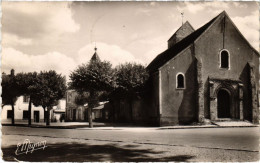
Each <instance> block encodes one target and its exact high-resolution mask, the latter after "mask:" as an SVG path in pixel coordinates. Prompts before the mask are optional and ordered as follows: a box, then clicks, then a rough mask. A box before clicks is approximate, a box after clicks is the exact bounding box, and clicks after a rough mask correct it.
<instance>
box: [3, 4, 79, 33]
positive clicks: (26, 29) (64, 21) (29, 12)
mask: <svg viewBox="0 0 260 163" xmlns="http://www.w3.org/2000/svg"><path fill="white" fill-rule="evenodd" d="M2 10H3V11H4V12H3V18H2V24H3V33H5V32H6V33H10V34H12V35H17V36H18V37H23V38H40V37H44V36H45V37H48V35H51V34H53V35H60V34H63V33H66V32H76V31H78V30H79V28H80V26H79V24H77V23H76V22H75V21H74V20H73V18H72V11H71V9H70V8H69V3H68V2H51V3H47V2H35V3H32V2H2Z"/></svg>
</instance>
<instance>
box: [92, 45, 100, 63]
mask: <svg viewBox="0 0 260 163" xmlns="http://www.w3.org/2000/svg"><path fill="white" fill-rule="evenodd" d="M94 50H95V53H94V54H93V56H92V57H91V59H90V61H100V58H99V56H98V54H97V47H96V46H95V48H94Z"/></svg>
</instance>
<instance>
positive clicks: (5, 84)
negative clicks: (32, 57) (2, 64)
mask: <svg viewBox="0 0 260 163" xmlns="http://www.w3.org/2000/svg"><path fill="white" fill-rule="evenodd" d="M12 71H13V70H12ZM1 85H2V95H1V96H2V108H3V107H4V106H5V105H11V106H12V125H14V124H15V122H14V105H15V102H16V100H17V97H18V96H19V92H18V89H17V83H16V79H15V75H14V73H11V75H3V76H2V83H1Z"/></svg>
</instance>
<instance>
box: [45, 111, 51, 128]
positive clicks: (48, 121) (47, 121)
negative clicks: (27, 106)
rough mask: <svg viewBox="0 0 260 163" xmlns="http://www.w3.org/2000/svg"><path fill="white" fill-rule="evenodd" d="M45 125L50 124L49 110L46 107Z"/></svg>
mask: <svg viewBox="0 0 260 163" xmlns="http://www.w3.org/2000/svg"><path fill="white" fill-rule="evenodd" d="M46 114H47V115H46V126H50V110H49V108H47V112H46Z"/></svg>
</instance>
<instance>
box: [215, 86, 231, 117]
mask: <svg viewBox="0 0 260 163" xmlns="http://www.w3.org/2000/svg"><path fill="white" fill-rule="evenodd" d="M217 98H218V118H230V99H231V98H230V94H229V92H228V91H226V90H224V89H221V90H219V91H218V97H217Z"/></svg>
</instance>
